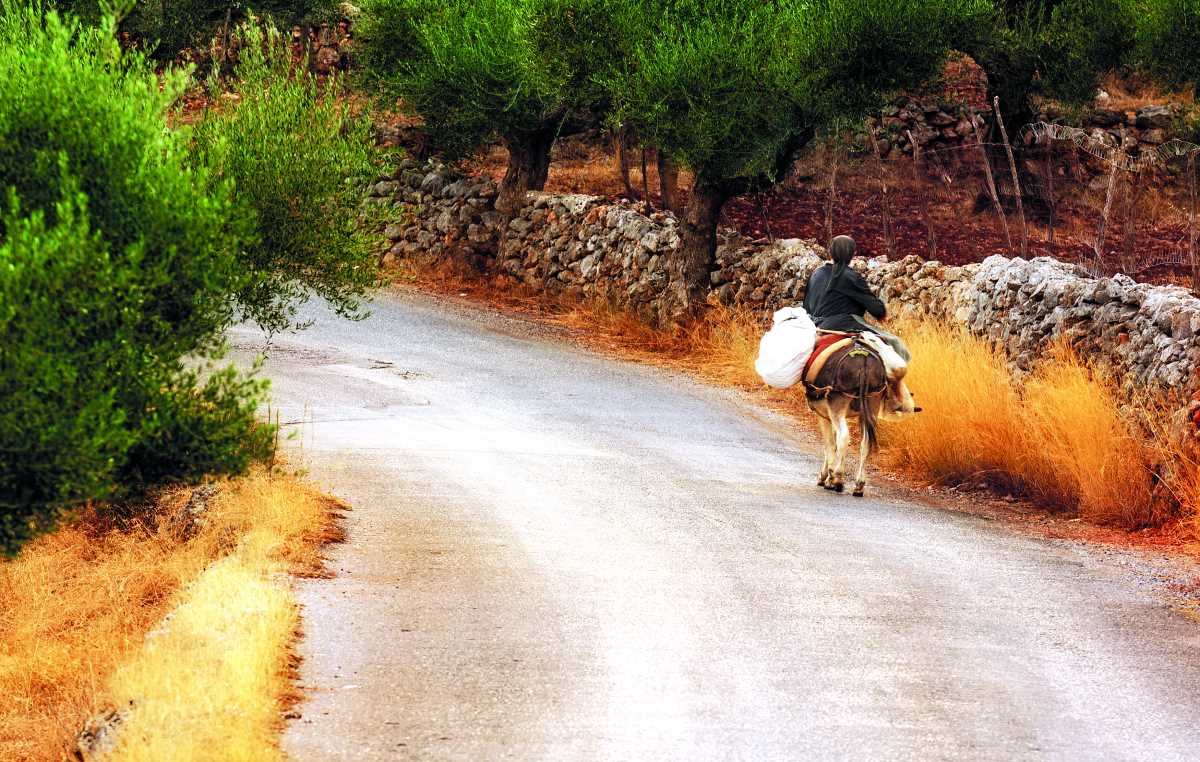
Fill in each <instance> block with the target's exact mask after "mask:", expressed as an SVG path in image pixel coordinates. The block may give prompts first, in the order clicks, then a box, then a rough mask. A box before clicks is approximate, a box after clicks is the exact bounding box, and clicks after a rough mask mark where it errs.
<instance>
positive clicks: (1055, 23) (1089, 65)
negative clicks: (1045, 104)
mask: <svg viewBox="0 0 1200 762" xmlns="http://www.w3.org/2000/svg"><path fill="white" fill-rule="evenodd" d="M1137 19H1138V9H1137V4H1136V3H1135V2H1134V0H1065V1H1064V2H1062V3H1060V4H1059V5H1058V6H1056V7H1055V8H1054V10H1053V12H1052V13H1051V17H1050V23H1049V24H1048V25H1047V26H1046V28H1045V33H1044V40H1043V43H1042V51H1041V58H1042V61H1043V66H1044V68H1045V72H1046V73H1045V89H1046V91H1047V93H1048V94H1049V95H1051V96H1053V97H1055V98H1058V99H1060V100H1063V101H1066V102H1068V103H1086V102H1089V101H1091V100H1092V99H1093V98H1094V97H1095V95H1096V88H1097V85H1098V84H1099V77H1100V74H1102V73H1103V72H1106V71H1111V70H1113V69H1117V68H1119V67H1120V66H1122V65H1123V64H1124V63H1125V62H1126V61H1127V60H1128V59H1129V56H1130V54H1131V53H1132V52H1133V48H1134V30H1135V29H1136V25H1137Z"/></svg>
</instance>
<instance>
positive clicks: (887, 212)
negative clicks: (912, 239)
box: [867, 127, 896, 258]
mask: <svg viewBox="0 0 1200 762" xmlns="http://www.w3.org/2000/svg"><path fill="white" fill-rule="evenodd" d="M867 132H868V134H869V135H870V137H871V150H872V151H874V152H875V163H876V164H877V165H878V167H879V189H880V192H881V193H882V201H883V242H884V245H885V246H886V247H887V254H888V257H889V258H895V256H896V233H895V231H894V230H892V209H891V202H890V200H889V199H888V186H887V178H886V177H885V176H884V171H883V154H882V153H880V151H879V141H877V140H876V139H875V128H874V127H870V128H868V130H867Z"/></svg>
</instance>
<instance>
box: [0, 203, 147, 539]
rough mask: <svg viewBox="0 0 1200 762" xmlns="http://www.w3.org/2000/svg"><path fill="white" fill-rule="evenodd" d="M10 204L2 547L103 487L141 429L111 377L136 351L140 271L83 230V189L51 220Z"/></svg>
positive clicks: (1, 284)
mask: <svg viewBox="0 0 1200 762" xmlns="http://www.w3.org/2000/svg"><path fill="white" fill-rule="evenodd" d="M14 207H15V200H14V201H12V202H10V206H9V212H8V213H7V214H6V215H5V216H4V228H5V234H4V238H3V240H2V241H0V338H2V342H3V343H2V344H0V360H2V361H0V550H12V549H14V548H15V546H16V543H18V542H20V541H22V540H24V539H27V538H28V537H29V536H31V535H32V534H33V533H35V532H37V531H39V530H41V529H44V528H46V527H47V526H50V525H52V524H53V522H54V520H55V519H56V518H57V517H58V515H59V513H60V512H61V511H62V510H65V509H68V508H70V507H72V506H75V505H78V504H80V503H83V502H86V501H87V500H90V499H94V498H99V497H104V496H106V495H108V494H110V493H111V491H112V488H113V481H112V480H113V474H114V472H115V470H116V468H117V467H119V465H120V464H121V463H122V462H123V460H124V456H125V452H126V451H127V450H128V448H129V447H130V445H131V444H132V443H133V441H134V439H135V438H136V436H135V433H134V432H133V431H131V429H130V426H129V425H128V423H129V421H128V420H127V415H126V410H125V408H124V406H123V404H122V400H121V394H120V392H121V390H120V388H119V385H118V381H117V379H119V378H120V377H121V376H122V375H123V374H124V373H126V372H127V371H128V370H129V366H130V365H131V364H132V363H133V362H134V361H135V360H136V357H135V354H136V353H134V352H131V347H132V346H133V344H132V341H131V337H132V336H133V335H134V333H135V332H136V323H137V322H138V320H139V319H140V318H139V316H138V315H137V307H136V304H131V303H130V302H131V299H130V295H131V292H132V291H133V290H134V289H135V288H136V282H135V281H136V279H135V278H134V277H133V276H134V275H135V273H136V271H134V270H133V269H131V268H121V267H119V266H118V265H117V263H116V262H115V261H114V258H113V257H110V256H109V255H108V252H107V247H106V245H105V244H104V243H103V242H102V241H101V240H100V239H99V237H98V236H96V235H94V234H93V233H92V232H91V231H90V230H89V228H88V225H87V219H86V216H87V215H86V210H85V209H84V202H83V199H82V197H80V196H78V195H76V196H75V197H74V198H68V199H65V200H64V201H63V202H62V203H60V204H59V205H58V206H57V208H56V209H55V214H54V216H55V218H56V222H55V223H53V224H52V225H47V224H46V221H45V214H43V213H42V212H41V211H38V212H36V213H34V214H33V215H32V216H30V217H25V218H22V217H19V216H18V214H17V212H16V210H15V208H14ZM131 253H132V252H131Z"/></svg>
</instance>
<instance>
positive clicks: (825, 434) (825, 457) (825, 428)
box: [817, 413, 834, 487]
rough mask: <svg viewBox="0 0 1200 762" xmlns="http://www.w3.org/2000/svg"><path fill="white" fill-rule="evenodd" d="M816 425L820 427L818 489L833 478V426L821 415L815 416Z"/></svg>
mask: <svg viewBox="0 0 1200 762" xmlns="http://www.w3.org/2000/svg"><path fill="white" fill-rule="evenodd" d="M817 425H818V426H820V427H821V444H822V447H821V453H822V457H821V476H820V477H819V478H818V479H817V486H818V487H825V486H827V485H828V484H829V482H830V478H831V477H832V476H833V442H834V439H833V426H831V425H830V424H829V420H828V419H826V418H825V416H823V415H821V414H819V413H818V414H817Z"/></svg>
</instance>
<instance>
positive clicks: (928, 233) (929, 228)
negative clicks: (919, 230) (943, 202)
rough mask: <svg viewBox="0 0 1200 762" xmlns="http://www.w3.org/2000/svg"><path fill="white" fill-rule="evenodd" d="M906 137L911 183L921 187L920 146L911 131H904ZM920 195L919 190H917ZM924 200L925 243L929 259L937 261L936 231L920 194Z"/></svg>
mask: <svg viewBox="0 0 1200 762" xmlns="http://www.w3.org/2000/svg"><path fill="white" fill-rule="evenodd" d="M905 134H906V135H908V142H909V143H911V144H912V149H913V182H915V183H916V184H917V185H918V186H919V185H921V144H920V143H918V142H917V139H916V138H915V137H913V134H912V130H905ZM917 192H918V193H920V190H919V189H918V190H917ZM921 197H922V199H924V201H923V203H922V204H921V211H922V212H923V213H924V217H925V242H926V243H927V244H928V245H929V258H930V259H931V260H932V259H937V231H936V230H934V228H933V212H932V211H930V203H929V197H928V196H926V195H924V194H921Z"/></svg>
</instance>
